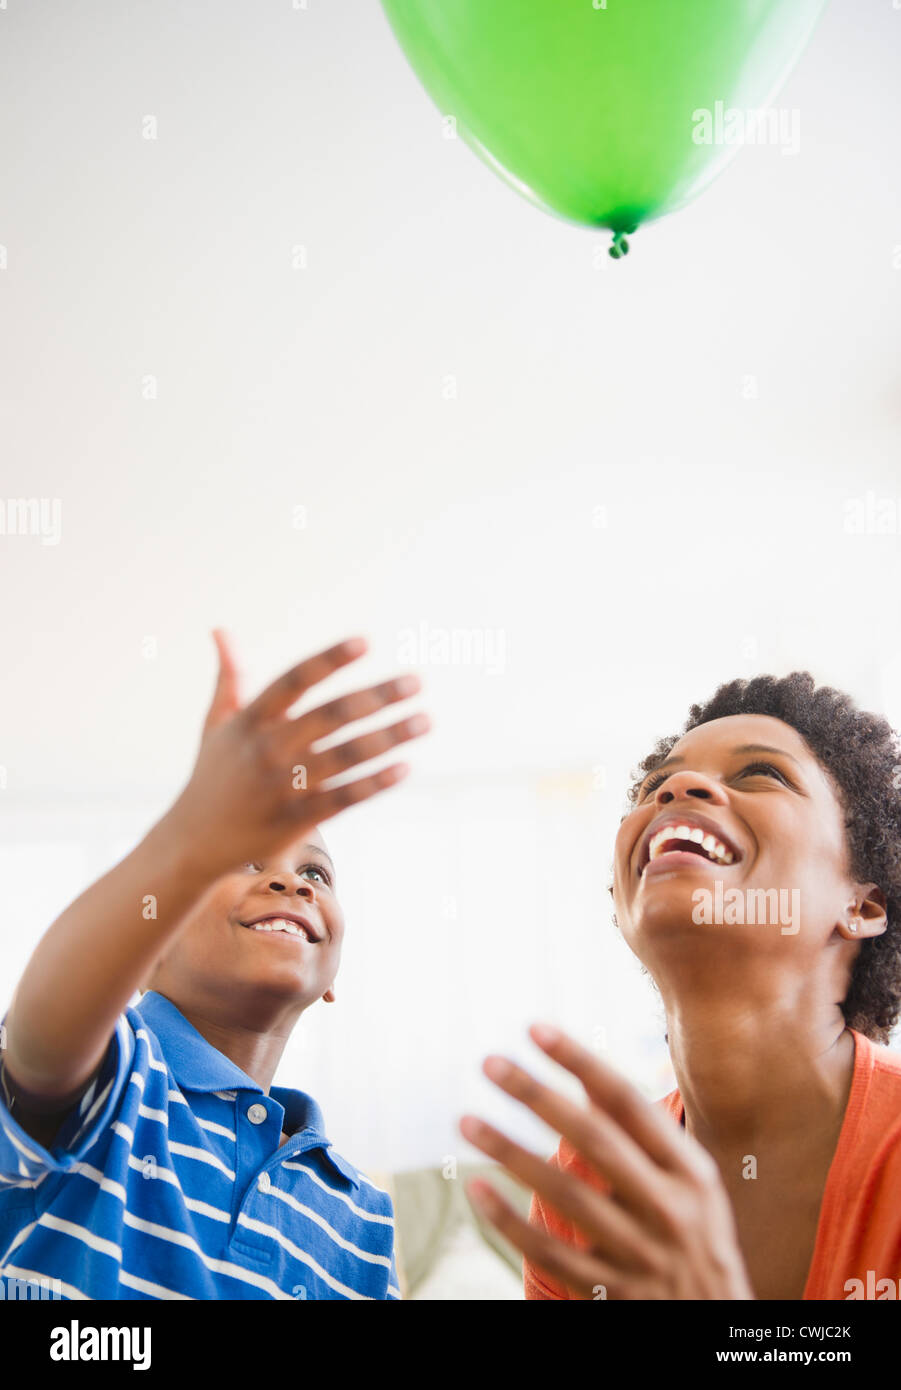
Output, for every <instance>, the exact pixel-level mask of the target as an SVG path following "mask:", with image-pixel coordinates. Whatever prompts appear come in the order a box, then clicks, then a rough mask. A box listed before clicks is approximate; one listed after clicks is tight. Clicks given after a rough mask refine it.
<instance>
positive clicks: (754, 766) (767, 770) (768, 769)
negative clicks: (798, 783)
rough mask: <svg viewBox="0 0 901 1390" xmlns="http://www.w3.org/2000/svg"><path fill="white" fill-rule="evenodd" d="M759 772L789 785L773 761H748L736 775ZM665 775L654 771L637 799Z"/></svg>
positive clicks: (662, 780) (651, 788) (654, 788)
mask: <svg viewBox="0 0 901 1390" xmlns="http://www.w3.org/2000/svg"><path fill="white" fill-rule="evenodd" d="M760 773H763V774H765V775H767V776H769V777H776V778H778V780H779V781H780V782H784V783H785V785H786V786H789V785H790V783H789V780H788V778H787V777H786V775H785V773H784V772H782V771H780V769H779V768H778V767H776V765H775V763H761V762H758V763H748V764H746V766H745V767H743V768H742V769H741V771H740V772H738V773H736V776H738V777H753V776H755V775H757V774H760ZM667 776H668V774H667V773H665V772H655V773H654V774H652V776H650V777H649V778H648V780H647V781H646V782H645V784H644V786H643V787H642V789H641V793H640V794H639V798H638V799H639V801H644V799H645V797H647V796H649V795H650V793H651V792H653V791H656V790H657V788H658V787H659V786H660V785H661V783H663V782H665V781H666V779H667Z"/></svg>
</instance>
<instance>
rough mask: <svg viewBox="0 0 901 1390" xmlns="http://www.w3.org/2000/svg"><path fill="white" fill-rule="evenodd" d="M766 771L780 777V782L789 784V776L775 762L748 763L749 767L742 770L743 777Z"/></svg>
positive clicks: (771, 775) (770, 774) (772, 775)
mask: <svg viewBox="0 0 901 1390" xmlns="http://www.w3.org/2000/svg"><path fill="white" fill-rule="evenodd" d="M760 772H762V773H766V774H768V775H769V776H770V777H778V778H779V781H780V782H785V783H786V785H787V784H788V778H787V777H786V776H785V774H784V773H783V772H780V770H779V768H778V767H776V766H775V764H773V763H748V765H747V767H743V768H742V770H741V776H742V777H748V776H753V775H754V774H755V773H760Z"/></svg>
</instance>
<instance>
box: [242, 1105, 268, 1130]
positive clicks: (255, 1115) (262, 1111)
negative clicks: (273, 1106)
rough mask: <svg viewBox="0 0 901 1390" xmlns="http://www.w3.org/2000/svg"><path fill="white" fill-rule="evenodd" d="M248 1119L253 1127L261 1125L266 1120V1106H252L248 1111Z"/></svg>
mask: <svg viewBox="0 0 901 1390" xmlns="http://www.w3.org/2000/svg"><path fill="white" fill-rule="evenodd" d="M247 1118H248V1120H249V1121H250V1123H251V1124H252V1125H261V1124H262V1123H263V1121H264V1120H265V1118H266V1107H265V1105H251V1107H250V1109H249V1110H248V1111H247Z"/></svg>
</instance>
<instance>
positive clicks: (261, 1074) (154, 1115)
mask: <svg viewBox="0 0 901 1390" xmlns="http://www.w3.org/2000/svg"><path fill="white" fill-rule="evenodd" d="M216 637H217V644H218V647H219V658H220V669H219V679H218V684H217V688H216V692H215V695H214V698H213V702H212V705H211V708H210V711H209V714H208V717H207V721H206V725H205V728H204V734H203V738H202V741H201V746H200V752H199V754H198V758H197V763H196V765H195V768H194V771H193V773H192V776H191V778H190V780H189V781H188V784H187V786H186V787H185V789H184V791H183V792H182V794H181V796H180V797H179V798H178V799H177V801H176V802H175V804H174V805H173V807H172V808H171V809H170V810H169V812H168V813H167V814H166V815H165V816H164V817H163V818H162V820H161V821H160V822H159V823H158V824H157V825H156V826H154V827H153V829H152V830H151V831H150V833H149V834H148V835H147V837H146V838H145V839H144V841H143V842H142V843H141V844H140V845H139V846H138V847H137V848H136V849H135V850H134V851H133V852H132V853H131V854H130V855H128V856H127V857H126V858H125V859H124V860H123V861H122V862H121V863H120V864H118V865H117V866H116V867H115V868H114V869H112V870H111V871H110V873H108V874H107V875H106V876H105V877H104V878H103V879H101V880H100V881H99V882H98V883H96V884H94V885H93V886H92V887H91V888H89V889H88V890H87V892H85V893H84V894H82V896H81V897H80V898H79V899H77V901H76V902H75V903H73V904H72V905H71V906H70V907H69V908H68V909H67V910H66V911H65V912H64V913H63V914H62V916H61V917H59V918H58V919H57V921H56V922H55V923H54V924H53V925H52V926H51V927H50V929H49V930H48V931H47V932H46V933H45V935H44V937H43V938H42V939H41V941H40V942H39V943H38V946H37V948H36V949H35V951H34V954H33V955H32V957H31V960H30V961H29V964H28V966H27V968H26V970H25V973H24V974H23V976H22V979H21V981H20V982H19V985H18V988H17V990H16V992H15V994H14V997H13V1001H12V1003H11V1005H10V1008H9V1011H8V1014H7V1017H6V1019H5V1020H4V1023H5V1029H6V1049H5V1051H4V1052H3V1055H2V1066H0V1079H2V1097H0V1275H5V1276H8V1277H11V1278H19V1279H28V1280H36V1281H40V1280H47V1279H50V1280H51V1281H59V1285H61V1288H62V1293H63V1296H64V1297H65V1298H69V1299H80V1298H90V1299H118V1298H150V1299H184V1298H188V1299H267V1298H273V1299H299V1298H300V1299H329V1298H338V1299H359V1298H364V1299H395V1298H398V1297H399V1291H398V1287H397V1277H396V1273H395V1265H394V1253H393V1239H394V1223H393V1212H392V1206H391V1200H390V1198H389V1197H388V1195H387V1194H386V1193H384V1192H382V1191H381V1190H380V1189H378V1188H377V1187H375V1186H374V1185H373V1184H372V1183H371V1182H370V1181H369V1180H368V1179H367V1178H366V1177H365V1176H364V1175H363V1174H362V1173H360V1172H358V1170H357V1169H356V1168H354V1167H353V1165H351V1164H350V1163H348V1162H347V1161H346V1160H345V1159H343V1158H342V1157H341V1156H340V1155H339V1154H337V1153H336V1152H335V1151H334V1149H333V1148H332V1146H331V1144H330V1143H329V1140H328V1138H327V1137H326V1134H325V1130H324V1125H323V1119H322V1114H321V1112H320V1110H319V1107H318V1106H317V1104H316V1102H315V1101H314V1100H313V1099H312V1098H311V1097H310V1096H308V1095H306V1094H305V1093H304V1092H302V1091H298V1090H293V1089H290V1088H287V1087H280V1086H273V1085H272V1078H273V1075H274V1074H275V1071H276V1068H277V1066H278V1064H279V1061H280V1059H281V1057H282V1053H283V1051H284V1048H285V1045H286V1043H287V1041H288V1038H289V1037H290V1035H291V1032H292V1029H293V1028H294V1025H295V1024H296V1022H297V1020H298V1019H299V1018H300V1016H301V1014H302V1013H303V1012H304V1011H305V1010H306V1009H307V1008H309V1007H310V1006H311V1005H312V1004H314V1003H315V1002H316V1001H317V1000H319V999H324V1000H326V1001H331V1000H333V999H334V988H333V986H334V980H335V975H336V973H337V969H338V962H339V958H340V954H341V945H342V941H343V936H344V921H343V916H342V913H341V908H340V905H339V903H338V899H337V896H336V892H335V874H334V866H333V864H332V861H331V858H330V856H329V853H328V851H327V849H326V847H325V843H324V841H323V839H322V836H321V834H320V832H319V830H318V829H317V826H318V825H319V823H321V822H322V821H324V820H326V819H328V818H329V817H331V816H334V815H336V814H338V813H339V812H340V811H341V810H343V809H344V808H345V807H347V806H350V805H353V804H355V803H358V802H361V801H364V800H367V799H368V798H369V797H371V796H374V795H376V794H377V793H378V792H380V791H382V790H384V789H386V788H388V787H390V786H392V785H394V784H395V783H396V782H397V781H399V780H400V778H401V777H402V776H403V775H404V774H405V772H406V770H407V769H406V766H405V765H404V764H395V765H393V766H391V767H387V768H384V769H383V770H381V771H379V772H376V773H370V774H369V775H366V776H363V777H359V778H357V780H355V781H353V782H345V783H344V784H343V785H339V786H335V785H334V781H335V778H337V777H339V776H341V775H343V774H344V773H346V772H348V771H350V770H351V769H354V768H357V767H359V766H360V765H362V764H364V763H366V762H368V761H370V760H371V759H373V758H375V757H378V756H379V755H381V754H383V753H385V752H387V751H389V750H390V749H391V748H393V747H394V746H395V745H397V744H399V743H402V742H405V741H407V740H409V739H411V738H415V737H417V736H418V735H419V734H421V733H423V732H425V730H426V729H427V728H428V721H427V719H426V718H425V716H424V715H414V716H412V717H410V718H407V719H404V720H401V721H400V722H398V723H395V724H393V725H391V726H389V727H387V728H383V729H379V730H377V731H375V732H370V733H366V734H362V735H358V736H356V737H353V738H351V739H349V740H347V741H344V742H338V743H336V742H335V741H334V736H335V735H337V734H339V732H340V730H342V729H343V728H344V726H346V725H347V724H352V723H356V722H357V721H358V720H361V719H363V718H365V717H367V716H369V715H372V714H375V713H377V712H378V711H379V710H381V709H383V708H385V707H386V706H389V705H392V704H394V703H396V702H398V701H401V700H405V699H407V698H408V697H409V696H410V695H412V694H415V693H416V691H417V690H418V688H419V683H418V681H417V679H416V678H415V677H414V676H403V677H401V678H399V679H397V680H393V681H388V682H385V683H383V684H381V685H377V686H372V687H370V688H368V689H366V690H361V691H357V692H355V693H354V694H351V695H347V696H344V697H342V698H340V699H337V700H333V701H331V702H329V703H328V704H325V705H322V706H321V707H319V708H318V709H314V710H312V711H310V712H309V713H306V714H303V715H300V716H298V717H296V718H289V717H288V711H289V710H290V709H291V707H292V706H293V705H294V704H295V703H296V702H297V701H298V700H299V699H300V698H301V697H302V696H303V695H305V694H306V693H307V692H308V691H309V690H311V689H312V688H313V687H314V686H315V685H316V684H318V683H319V682H320V681H322V680H324V679H325V678H326V677H327V676H329V675H331V674H332V673H333V672H334V671H336V670H338V669H339V668H340V667H342V666H344V665H347V664H348V663H349V662H351V661H353V660H355V659H357V658H358V657H359V656H361V655H362V653H363V651H364V650H365V643H363V642H362V641H361V640H359V639H355V640H353V641H351V642H346V643H342V644H341V645H340V646H337V647H334V648H332V649H330V650H329V651H327V652H323V653H321V654H319V655H318V656H315V657H312V658H310V659H309V660H307V661H304V662H301V663H300V664H299V665H298V666H296V667H294V668H293V669H292V670H291V671H289V672H287V673H286V674H285V675H284V676H282V677H281V678H280V679H279V680H277V681H275V682H274V683H273V684H272V685H271V686H269V687H268V689H266V690H265V691H264V692H263V693H262V694H261V695H260V696H259V697H258V698H257V699H256V700H255V701H253V702H252V703H251V704H250V705H248V706H247V707H246V708H241V706H240V702H239V699H238V693H237V679H236V675H235V669H234V663H233V661H232V659H231V655H230V653H229V650H228V647H227V645H226V643H225V640H224V638H223V637H222V635H221V634H216ZM327 740H331V742H330V743H329V744H328V746H326V747H322V744H323V742H324V741H327ZM299 769H303V773H304V775H303V776H302V777H298V775H297V774H298V771H299ZM139 988H144V989H145V992H144V993H143V995H142V997H141V999H140V1002H139V1003H138V1004H137V1005H135V1006H132V1005H130V1003H129V1001H130V1000H131V999H132V998H133V996H134V994H135V992H136V991H137V990H138V989H139Z"/></svg>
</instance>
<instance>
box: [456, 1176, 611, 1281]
mask: <svg viewBox="0 0 901 1390" xmlns="http://www.w3.org/2000/svg"><path fill="white" fill-rule="evenodd" d="M466 1190H467V1192H468V1193H469V1195H470V1197H471V1198H472V1200H473V1201H474V1202H475V1204H476V1206H477V1207H478V1208H479V1210H480V1211H481V1212H482V1213H483V1214H484V1215H485V1216H486V1217H487V1218H488V1220H489V1221H490V1222H491V1224H492V1225H493V1226H495V1227H496V1228H497V1229H498V1230H499V1231H500V1233H501V1235H503V1236H506V1237H507V1239H508V1240H509V1241H510V1243H511V1245H515V1246H516V1249H517V1250H521V1251H522V1253H523V1254H524V1255H525V1257H526V1259H527V1260H528V1261H529V1263H530V1264H532V1265H535V1266H536V1267H537V1268H538V1269H542V1270H544V1271H545V1273H547V1274H549V1275H550V1276H551V1278H552V1279H553V1280H555V1281H556V1282H557V1283H558V1284H563V1285H565V1287H566V1288H568V1289H569V1290H570V1292H571V1293H573V1294H574V1295H575V1297H576V1298H584V1299H589V1298H590V1299H596V1298H606V1297H607V1289H608V1288H609V1287H611V1286H613V1285H614V1284H615V1282H616V1273H615V1271H614V1270H613V1269H612V1268H610V1267H609V1266H608V1265H606V1264H605V1263H604V1262H603V1261H601V1260H598V1259H596V1258H595V1257H594V1256H593V1255H590V1254H589V1253H588V1252H587V1251H584V1250H579V1249H577V1248H576V1247H575V1246H572V1245H565V1244H564V1243H563V1242H562V1241H560V1240H556V1239H555V1238H554V1237H553V1236H549V1235H547V1233H546V1232H544V1231H541V1230H539V1228H538V1227H537V1226H532V1225H530V1224H529V1222H528V1221H524V1220H523V1218H522V1217H521V1216H520V1214H519V1212H517V1211H514V1209H513V1207H511V1206H510V1204H509V1202H506V1201H505V1200H504V1199H503V1197H501V1196H499V1195H498V1193H497V1192H495V1190H494V1188H493V1187H491V1186H490V1184H489V1183H487V1182H483V1181H482V1180H481V1179H473V1180H472V1181H471V1182H469V1183H468V1184H467V1187H466Z"/></svg>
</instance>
